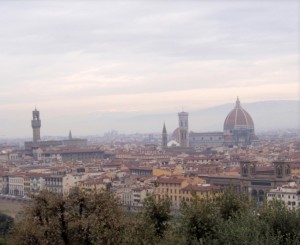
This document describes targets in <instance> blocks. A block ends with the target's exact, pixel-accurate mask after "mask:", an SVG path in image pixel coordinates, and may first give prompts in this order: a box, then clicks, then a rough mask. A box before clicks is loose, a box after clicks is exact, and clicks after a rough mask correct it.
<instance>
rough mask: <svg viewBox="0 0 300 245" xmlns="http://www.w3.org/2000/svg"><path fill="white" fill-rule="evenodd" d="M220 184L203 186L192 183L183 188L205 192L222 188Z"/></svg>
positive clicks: (184, 189)
mask: <svg viewBox="0 0 300 245" xmlns="http://www.w3.org/2000/svg"><path fill="white" fill-rule="evenodd" d="M221 189H222V188H221V187H220V186H203V185H202V186H201V185H191V184H189V185H188V186H186V187H184V188H182V189H181V190H183V191H196V192H205V191H217V190H221Z"/></svg>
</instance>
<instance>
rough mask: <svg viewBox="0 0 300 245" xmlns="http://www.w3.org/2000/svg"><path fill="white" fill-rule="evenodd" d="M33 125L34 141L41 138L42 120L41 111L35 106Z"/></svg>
mask: <svg viewBox="0 0 300 245" xmlns="http://www.w3.org/2000/svg"><path fill="white" fill-rule="evenodd" d="M31 127H32V131H33V142H37V141H39V140H41V135H40V129H41V120H40V112H39V111H38V110H37V109H36V108H35V110H34V111H33V112H32V120H31Z"/></svg>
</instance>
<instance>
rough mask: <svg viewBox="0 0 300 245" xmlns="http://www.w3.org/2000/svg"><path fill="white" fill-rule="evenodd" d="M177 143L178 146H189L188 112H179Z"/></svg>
mask: <svg viewBox="0 0 300 245" xmlns="http://www.w3.org/2000/svg"><path fill="white" fill-rule="evenodd" d="M178 119H179V144H180V147H189V114H188V113H187V112H184V111H183V112H179V113H178Z"/></svg>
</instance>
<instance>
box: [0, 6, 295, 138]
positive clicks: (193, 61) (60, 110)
mask: <svg viewBox="0 0 300 245" xmlns="http://www.w3.org/2000/svg"><path fill="white" fill-rule="evenodd" d="M0 11H1V15H0V30H1V31H0V53H1V56H0V64H1V72H0V83H1V90H0V116H1V121H2V127H1V129H0V135H7V136H18V135H19V136H29V135H31V129H30V120H31V111H32V109H34V107H35V106H37V108H38V109H39V110H40V111H41V117H42V120H43V121H42V123H43V129H42V134H44V135H45V134H48V135H49V134H54V135H59V134H66V133H65V132H66V131H67V130H68V129H69V128H72V129H73V131H75V132H76V133H77V134H83V135H84V134H97V133H102V132H103V129H101V128H99V127H97V121H96V120H95V121H93V122H89V125H90V126H89V127H88V128H84V127H83V125H79V124H78V125H76V123H75V122H74V123H72V122H70V118H74V117H76V116H78V117H82V116H85V115H89V114H93V115H94V114H95V113H96V114H97V115H98V116H101V113H104V112H105V113H106V114H105V115H107V113H112V114H116V113H133V114H139V113H140V114H149V113H172V112H174V113H175V112H177V111H178V110H180V109H181V108H182V106H184V108H185V109H186V110H188V111H189V110H195V109H200V108H204V107H209V106H214V105H219V104H222V103H229V102H233V101H234V100H235V98H236V96H237V95H239V96H240V98H241V100H242V102H243V101H244V102H253V101H261V100H282V99H286V100H287V99H292V100H295V99H299V92H300V91H299V43H300V39H299V15H300V12H299V11H300V3H299V2H298V1H282V2H280V1H265V2H263V3H262V2H261V1H254V2H253V1H243V2H242V3H241V2H239V1H212V3H211V2H208V1H175V2H173V1H172V2H171V1H162V2H161V1H128V2H127V1H126V2H124V1H122V2H121V1H120V2H118V1H100V2H97V1H76V2H71V1H63V2H60V1H49V2H48V1H4V2H1V3H0ZM89 116H90V115H89ZM68 117H70V118H69V119H68ZM97 118H98V117H97ZM58 119H59V120H60V121H61V125H62V126H61V127H60V126H59V125H60V124H59V123H58V122H57V121H56V120H58ZM66 122H68V123H66ZM68 124H71V125H68ZM91 125H93V126H91ZM133 127H134V125H133ZM159 130H160V129H158V131H159Z"/></svg>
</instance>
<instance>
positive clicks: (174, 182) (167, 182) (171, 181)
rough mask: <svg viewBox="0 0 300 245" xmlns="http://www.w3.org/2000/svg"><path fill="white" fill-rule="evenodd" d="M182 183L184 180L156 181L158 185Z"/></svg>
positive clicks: (164, 179)
mask: <svg viewBox="0 0 300 245" xmlns="http://www.w3.org/2000/svg"><path fill="white" fill-rule="evenodd" d="M183 181H184V179H178V178H172V177H170V178H164V177H163V178H159V179H157V180H156V182H157V183H159V184H181V183H182V182H183Z"/></svg>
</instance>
